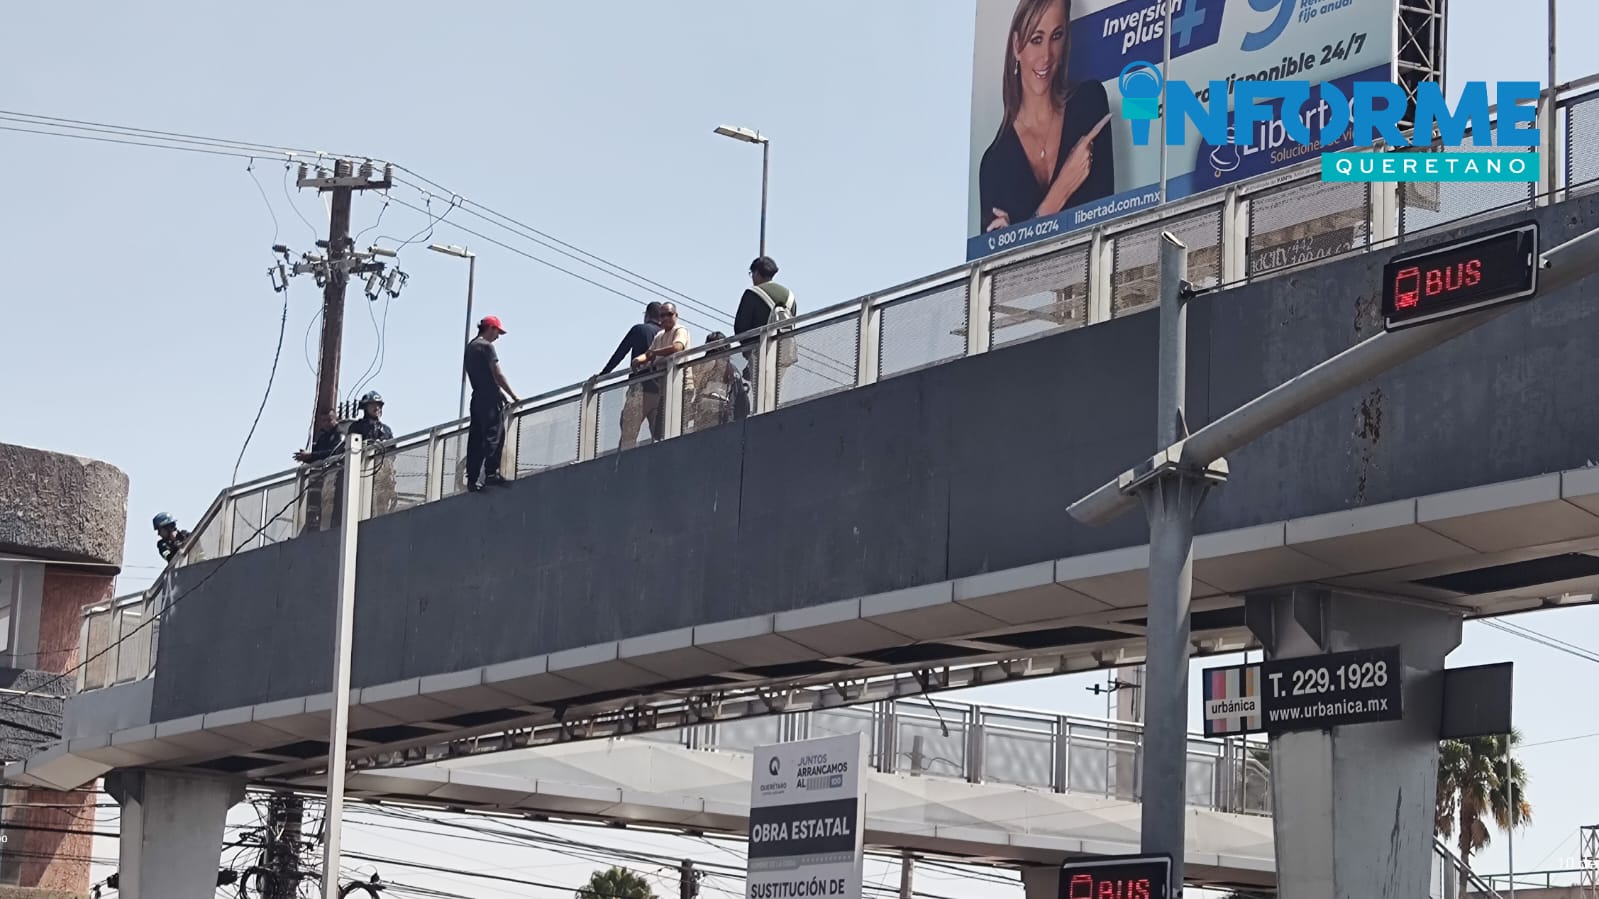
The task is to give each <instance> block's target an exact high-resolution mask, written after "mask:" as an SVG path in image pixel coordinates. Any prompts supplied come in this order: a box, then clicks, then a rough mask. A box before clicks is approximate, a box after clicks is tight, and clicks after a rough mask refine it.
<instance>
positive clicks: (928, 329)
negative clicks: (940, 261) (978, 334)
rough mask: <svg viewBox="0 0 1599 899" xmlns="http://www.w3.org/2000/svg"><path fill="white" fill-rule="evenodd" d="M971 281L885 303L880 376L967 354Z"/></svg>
mask: <svg viewBox="0 0 1599 899" xmlns="http://www.w3.org/2000/svg"><path fill="white" fill-rule="evenodd" d="M967 284H968V282H966V281H961V282H960V283H958V284H951V285H948V286H946V287H940V288H938V289H936V290H929V291H925V292H923V293H919V294H916V295H914V296H909V297H906V298H904V299H901V300H894V301H893V302H891V303H886V304H884V305H883V307H882V310H881V311H880V313H879V315H880V316H881V317H880V318H879V320H878V326H877V327H878V330H877V347H878V357H877V376H878V377H879V378H891V377H893V376H894V375H897V374H902V373H904V372H908V371H913V370H915V369H918V368H925V367H926V366H929V365H934V364H937V363H939V362H944V361H947V360H950V359H956V358H959V357H961V356H964V355H966V325H967V315H968V313H969V312H970V309H969V308H968V307H967V305H966V299H967V290H968V286H967Z"/></svg>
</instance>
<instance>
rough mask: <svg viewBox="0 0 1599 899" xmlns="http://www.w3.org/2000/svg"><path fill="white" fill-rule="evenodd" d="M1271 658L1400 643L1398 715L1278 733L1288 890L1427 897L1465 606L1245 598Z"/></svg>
mask: <svg viewBox="0 0 1599 899" xmlns="http://www.w3.org/2000/svg"><path fill="white" fill-rule="evenodd" d="M1246 613H1247V616H1248V621H1249V626H1250V629H1251V630H1252V631H1253V632H1254V634H1255V636H1256V638H1257V639H1259V640H1260V642H1261V643H1262V644H1263V645H1264V646H1265V648H1266V653H1267V657H1268V658H1273V659H1276V658H1294V657H1298V656H1306V655H1316V654H1319V653H1323V652H1347V651H1350V650H1356V649H1372V648H1376V647H1380V646H1393V645H1398V646H1399V647H1400V658H1401V660H1402V663H1403V666H1404V688H1403V709H1404V717H1403V719H1401V720H1399V721H1384V722H1373V723H1367V724H1352V725H1347V726H1344V727H1335V728H1332V729H1330V730H1326V731H1301V732H1298V733H1290V734H1284V735H1281V736H1278V737H1273V738H1272V740H1271V769H1272V777H1271V784H1272V807H1273V820H1272V830H1273V832H1274V835H1275V837H1276V854H1277V892H1278V895H1280V896H1292V897H1294V899H1373V897H1394V899H1398V897H1414V896H1426V895H1427V894H1428V889H1429V886H1430V876H1429V874H1430V867H1429V866H1430V865H1431V862H1432V836H1433V807H1434V803H1435V800H1436V796H1437V777H1438V723H1439V715H1440V703H1441V700H1442V675H1441V674H1440V672H1442V670H1443V667H1444V657H1445V656H1447V655H1448V654H1449V653H1450V651H1451V650H1453V649H1454V648H1455V647H1456V646H1459V645H1460V635H1461V618H1460V616H1459V615H1456V614H1453V613H1449V612H1444V611H1438V610H1434V609H1431V608H1427V607H1425V606H1419V605H1413V604H1409V603H1405V602H1401V601H1398V600H1385V599H1377V598H1372V597H1370V596H1356V595H1351V594H1345V593H1338V592H1336V591H1332V590H1328V589H1323V588H1306V587H1295V588H1290V589H1286V590H1282V591H1277V592H1274V593H1270V594H1264V595H1257V596H1250V597H1248V598H1247V600H1246Z"/></svg>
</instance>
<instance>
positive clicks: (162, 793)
mask: <svg viewBox="0 0 1599 899" xmlns="http://www.w3.org/2000/svg"><path fill="white" fill-rule="evenodd" d="M106 792H108V793H110V794H111V797H112V798H113V799H115V800H116V801H117V804H118V805H120V806H122V837H121V845H120V846H119V851H118V853H117V855H118V871H117V879H118V885H117V895H118V896H120V897H122V899H175V897H179V896H210V895H212V894H214V893H215V892H216V888H217V869H218V867H219V866H220V864H221V855H222V841H223V836H224V833H225V829H226V826H227V819H228V809H230V808H232V807H233V806H234V805H236V804H238V803H239V802H241V801H242V800H243V799H244V782H243V781H241V780H231V779H223V778H217V777H206V776H203V775H194V774H186V773H179V772H176V771H155V770H147V769H124V770H119V771H114V772H112V773H111V774H109V775H107V776H106Z"/></svg>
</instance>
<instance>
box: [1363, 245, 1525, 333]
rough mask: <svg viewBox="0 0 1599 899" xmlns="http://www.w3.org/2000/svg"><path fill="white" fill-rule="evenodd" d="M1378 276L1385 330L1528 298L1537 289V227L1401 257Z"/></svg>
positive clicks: (1384, 268) (1385, 267) (1390, 263)
mask: <svg viewBox="0 0 1599 899" xmlns="http://www.w3.org/2000/svg"><path fill="white" fill-rule="evenodd" d="M1382 274H1383V292H1382V314H1383V317H1384V319H1385V320H1386V322H1387V329H1388V330H1390V331H1392V330H1394V329H1395V328H1402V327H1406V326H1408V325H1418V324H1421V323H1422V322H1429V321H1434V320H1436V319H1440V318H1444V317H1446V316H1450V315H1460V314H1463V313H1466V312H1470V311H1472V310H1476V309H1483V308H1486V307H1488V306H1493V305H1497V304H1499V303H1507V302H1510V301H1512V300H1519V299H1523V298H1526V297H1530V296H1532V295H1533V294H1534V293H1535V292H1537V290H1538V226H1537V225H1536V224H1526V225H1522V226H1520V227H1516V228H1510V229H1507V230H1504V231H1499V232H1496V233H1494V234H1489V235H1486V236H1484V237H1476V238H1472V239H1470V240H1464V241H1456V242H1454V243H1450V244H1445V245H1444V246H1441V247H1437V248H1435V249H1431V250H1427V251H1425V252H1421V253H1414V254H1411V255H1408V256H1401V257H1398V258H1396V259H1394V260H1392V261H1391V262H1389V263H1388V264H1387V265H1385V266H1383V272H1382Z"/></svg>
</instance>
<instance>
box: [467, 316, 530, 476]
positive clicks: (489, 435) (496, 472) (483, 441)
mask: <svg viewBox="0 0 1599 899" xmlns="http://www.w3.org/2000/svg"><path fill="white" fill-rule="evenodd" d="M504 333H505V326H504V325H502V324H500V319H499V316H495V315H487V316H484V317H483V320H482V321H481V322H478V326H477V337H475V338H473V339H472V341H471V342H470V343H468V344H467V345H466V360H465V363H464V365H465V366H466V379H467V380H468V381H470V382H472V404H471V406H470V407H469V408H470V409H471V415H472V422H471V426H470V430H468V431H467V436H466V489H467V490H469V491H471V492H473V493H477V492H478V491H480V490H482V489H483V488H484V487H485V486H500V485H503V484H505V483H507V481H506V480H505V478H504V477H502V476H501V475H500V451H501V448H502V446H503V445H504V442H505V419H504V414H505V397H507V396H508V397H510V398H511V402H513V403H514V402H517V396H516V391H514V390H512V389H511V385H510V383H509V382H507V381H506V380H505V373H504V372H502V371H500V354H499V353H497V352H495V350H494V341H496V340H499V339H500V335H502V334H504ZM502 391H503V395H502ZM479 472H482V473H483V481H482V483H481V484H480V483H478V473H479Z"/></svg>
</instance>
